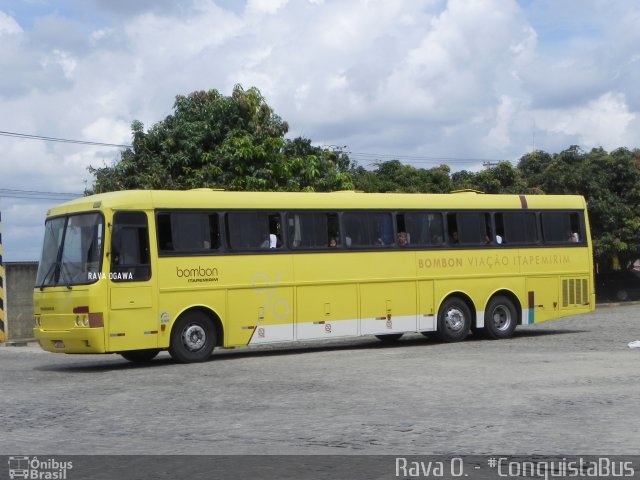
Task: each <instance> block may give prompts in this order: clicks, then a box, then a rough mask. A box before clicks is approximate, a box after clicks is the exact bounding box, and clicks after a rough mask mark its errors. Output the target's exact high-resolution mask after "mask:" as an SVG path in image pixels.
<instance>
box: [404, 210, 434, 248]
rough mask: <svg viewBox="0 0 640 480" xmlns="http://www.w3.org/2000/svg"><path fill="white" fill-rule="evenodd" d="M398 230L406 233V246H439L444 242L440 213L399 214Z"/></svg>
mask: <svg viewBox="0 0 640 480" xmlns="http://www.w3.org/2000/svg"><path fill="white" fill-rule="evenodd" d="M396 228H397V231H398V232H405V233H406V241H407V244H406V245H411V246H424V245H439V244H441V243H442V242H443V238H444V232H443V223H442V215H441V214H440V213H433V212H410V213H398V214H397V215H396Z"/></svg>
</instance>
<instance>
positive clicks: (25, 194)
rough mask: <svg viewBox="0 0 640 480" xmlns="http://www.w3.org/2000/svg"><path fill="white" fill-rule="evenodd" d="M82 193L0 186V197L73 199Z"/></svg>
mask: <svg viewBox="0 0 640 480" xmlns="http://www.w3.org/2000/svg"><path fill="white" fill-rule="evenodd" d="M83 195H84V194H82V193H72V192H68V193H66V192H40V191H36V190H15V189H11V188H0V198H2V197H7V198H31V199H36V200H73V199H75V198H79V197H82V196H83Z"/></svg>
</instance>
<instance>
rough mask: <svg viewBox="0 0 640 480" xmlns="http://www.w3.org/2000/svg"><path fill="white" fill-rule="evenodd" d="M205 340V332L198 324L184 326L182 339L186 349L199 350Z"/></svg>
mask: <svg viewBox="0 0 640 480" xmlns="http://www.w3.org/2000/svg"><path fill="white" fill-rule="evenodd" d="M206 340H207V334H206V332H205V331H204V329H203V328H202V327H201V326H200V325H189V326H188V327H187V328H185V330H184V333H183V335H182V341H183V343H184V346H185V347H187V349H189V350H191V351H192V352H195V351H196V350H200V349H201V348H202V347H203V346H204V344H205V342H206Z"/></svg>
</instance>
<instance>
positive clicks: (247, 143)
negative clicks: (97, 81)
mask: <svg viewBox="0 0 640 480" xmlns="http://www.w3.org/2000/svg"><path fill="white" fill-rule="evenodd" d="M173 110H174V111H173V114H172V115H169V116H168V117H166V118H165V119H164V120H162V121H160V122H158V123H156V124H155V125H153V126H152V127H151V128H150V129H149V130H148V131H147V132H145V131H144V126H143V125H142V123H141V122H139V121H135V122H133V124H132V125H131V129H132V133H133V148H131V149H127V150H125V151H124V152H122V154H121V158H120V160H119V161H118V162H117V163H115V164H114V165H112V166H103V167H98V168H96V167H90V168H89V171H90V172H91V173H92V174H93V175H94V176H95V182H94V184H93V188H92V192H95V193H100V192H108V191H113V190H127V189H189V188H201V187H210V188H224V189H228V190H254V191H257V190H288V191H296V190H316V191H330V190H341V189H352V188H353V183H352V181H351V177H350V174H349V171H350V168H351V162H350V161H349V159H348V157H347V156H346V155H343V154H337V153H335V152H333V151H330V150H326V149H322V148H319V147H312V146H311V141H310V140H306V139H302V138H297V139H295V140H285V138H284V136H285V134H286V133H287V131H288V129H289V126H288V125H287V123H286V122H285V121H283V120H282V119H281V118H280V117H279V116H278V115H276V114H275V113H274V112H273V110H272V109H271V107H269V105H267V103H266V102H265V100H264V98H263V97H262V95H261V94H260V92H259V91H258V89H256V88H250V89H249V90H246V91H245V90H243V88H242V87H241V86H239V85H236V87H235V88H234V90H233V93H232V95H231V96H228V97H227V96H224V95H221V94H220V93H219V92H218V91H216V90H210V91H208V92H193V93H191V94H189V95H187V96H182V95H179V96H177V97H176V100H175V104H174V107H173Z"/></svg>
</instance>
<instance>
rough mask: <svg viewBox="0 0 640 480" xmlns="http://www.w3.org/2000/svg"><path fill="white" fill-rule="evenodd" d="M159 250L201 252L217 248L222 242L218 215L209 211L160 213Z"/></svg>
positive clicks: (164, 251) (158, 217)
mask: <svg viewBox="0 0 640 480" xmlns="http://www.w3.org/2000/svg"><path fill="white" fill-rule="evenodd" d="M157 223H158V250H159V251H160V252H163V253H169V252H180V253H185V254H187V253H193V254H195V253H200V254H206V253H208V252H210V251H211V250H217V249H218V248H219V246H220V245H219V243H220V234H219V229H218V215H217V214H216V213H208V212H171V213H160V214H158V216H157Z"/></svg>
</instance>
